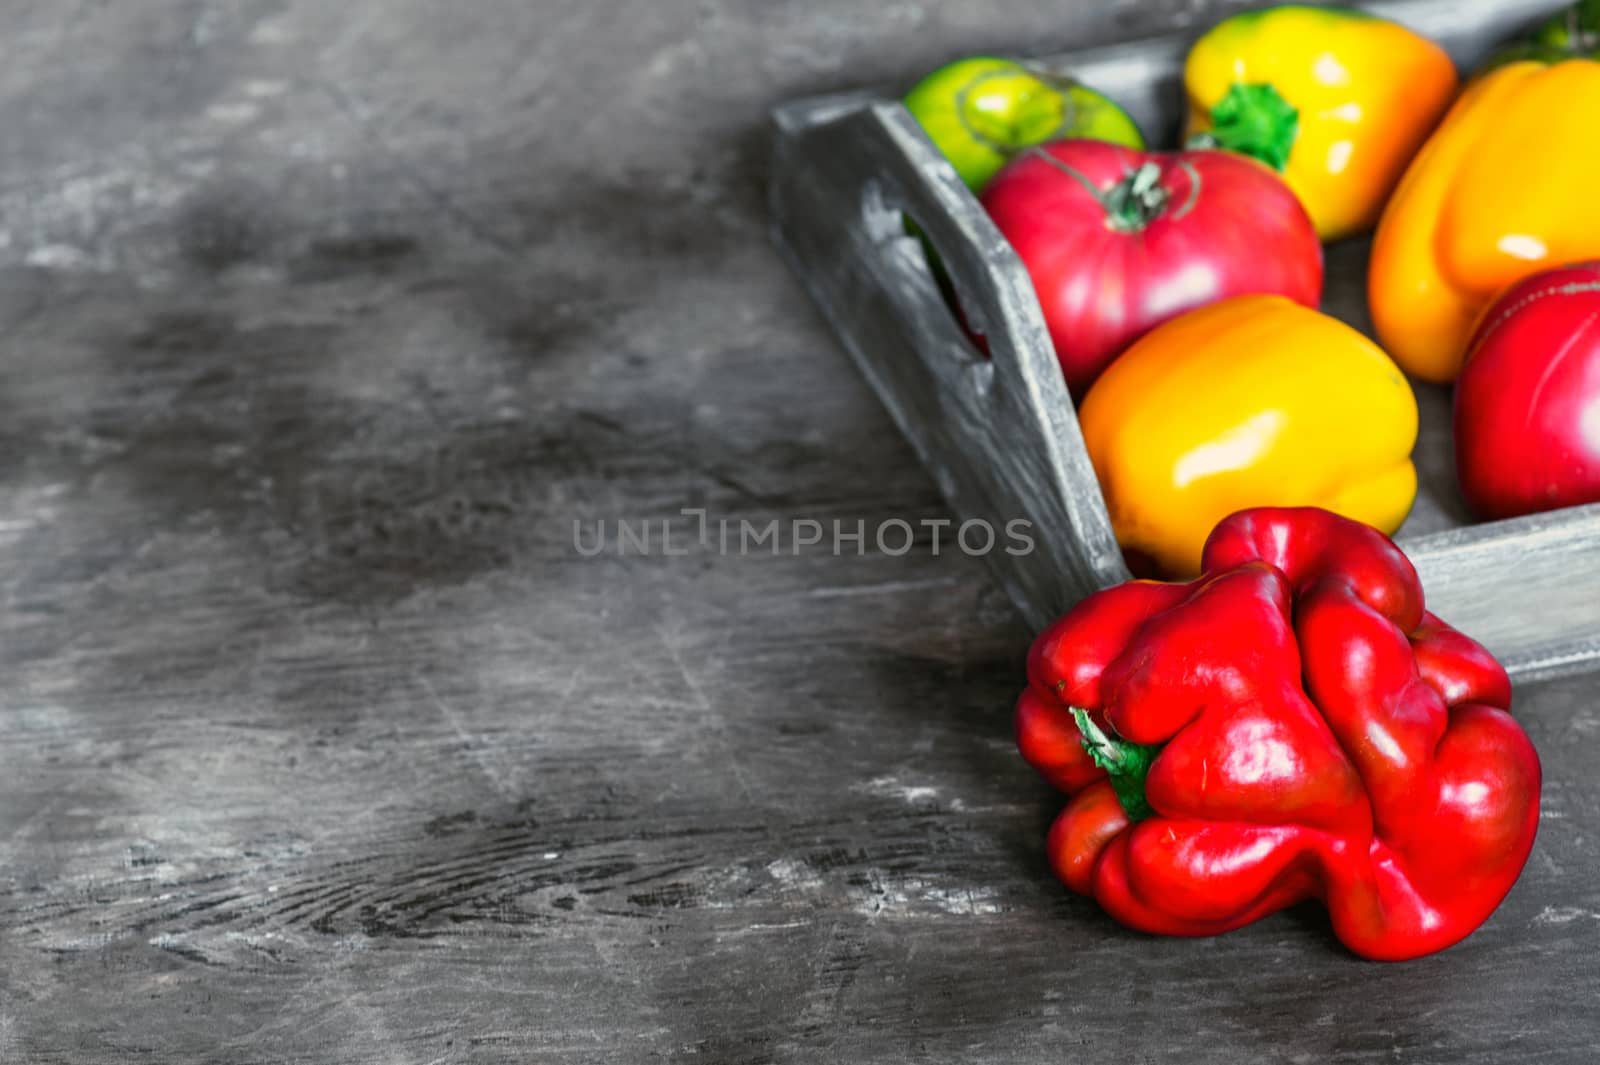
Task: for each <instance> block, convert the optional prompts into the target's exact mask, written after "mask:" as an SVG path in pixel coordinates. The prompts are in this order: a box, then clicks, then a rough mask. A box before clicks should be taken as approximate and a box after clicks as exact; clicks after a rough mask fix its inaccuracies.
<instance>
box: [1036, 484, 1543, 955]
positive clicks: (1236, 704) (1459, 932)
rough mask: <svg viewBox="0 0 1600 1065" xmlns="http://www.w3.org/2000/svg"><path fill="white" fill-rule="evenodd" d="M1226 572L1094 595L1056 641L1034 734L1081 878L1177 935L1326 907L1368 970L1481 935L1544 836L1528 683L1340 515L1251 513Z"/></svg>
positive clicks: (1061, 844)
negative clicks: (1517, 688) (1523, 690)
mask: <svg viewBox="0 0 1600 1065" xmlns="http://www.w3.org/2000/svg"><path fill="white" fill-rule="evenodd" d="M1204 570H1205V572H1204V574H1203V575H1202V576H1201V577H1200V578H1199V579H1197V580H1195V581H1192V582H1190V583H1187V584H1165V583H1157V582H1152V581H1131V582H1128V583H1126V584H1123V585H1120V586H1118V587H1115V588H1109V589H1106V590H1104V591H1102V592H1099V593H1097V594H1095V595H1092V596H1090V597H1089V598H1088V599H1085V600H1084V601H1083V602H1081V603H1080V604H1079V605H1078V606H1077V607H1075V608H1074V609H1073V610H1072V611H1071V612H1069V613H1068V614H1066V615H1065V616H1064V617H1062V618H1061V619H1060V620H1058V621H1057V622H1056V623H1055V624H1053V625H1051V626H1050V627H1049V628H1048V629H1046V630H1045V632H1044V633H1042V634H1041V635H1040V636H1039V638H1038V640H1037V641H1036V642H1035V643H1034V645H1033V649H1032V651H1031V652H1030V655H1029V660H1028V681H1029V685H1028V688H1027V690H1026V691H1024V693H1023V694H1022V697H1021V698H1020V699H1019V701H1018V703H1017V709H1016V734H1017V743H1018V747H1019V749H1020V750H1021V752H1022V754H1023V756H1024V758H1026V759H1027V761H1028V762H1029V763H1030V764H1032V765H1033V766H1034V767H1035V768H1036V769H1037V770H1038V771H1039V772H1040V773H1041V774H1042V775H1043V776H1044V777H1045V779H1046V780H1048V781H1049V782H1050V783H1052V784H1053V785H1055V786H1056V787H1058V788H1060V789H1061V790H1062V791H1064V792H1066V793H1067V794H1068V795H1069V796H1070V799H1069V802H1068V804H1067V806H1066V808H1065V809H1064V810H1063V811H1062V813H1061V814H1060V816H1059V817H1058V818H1057V819H1056V821H1055V823H1054V824H1053V825H1052V827H1051V829H1050V833H1049V837H1048V839H1047V841H1046V851H1047V854H1048V856H1049V860H1050V863H1051V865H1052V867H1053V868H1054V869H1055V871H1056V873H1057V875H1058V876H1059V877H1060V878H1061V880H1062V881H1063V882H1064V883H1065V884H1066V885H1067V886H1068V887H1069V888H1071V889H1072V890H1074V891H1077V892H1079V893H1081V894H1086V895H1092V896H1093V897H1094V899H1095V900H1096V901H1097V902H1098V903H1099V904H1100V905H1101V906H1102V907H1103V908H1104V909H1105V910H1106V911H1107V912H1108V913H1109V914H1111V916H1112V917H1114V918H1116V919H1117V920H1118V921H1120V922H1122V923H1123V924H1126V925H1128V926H1130V927H1132V928H1137V929H1141V930H1143V931H1147V932H1153V933H1158V934H1162V935H1182V936H1205V935H1214V934H1217V933H1221V932H1226V931H1229V930H1231V929H1235V928H1239V927H1241V926H1243V925H1246V924H1250V923H1251V922H1253V921H1256V920H1258V919H1260V918H1262V917H1265V916H1267V915H1268V914H1270V913H1273V912H1275V911H1277V910H1280V909H1283V908H1284V907H1286V906H1291V905H1294V904H1295V903H1298V902H1302V901H1304V900H1307V899H1320V900H1321V901H1323V902H1324V903H1325V904H1326V906H1327V907H1328V911H1329V914H1330V916H1331V918H1332V921H1333V930H1334V932H1335V934H1336V935H1337V936H1338V937H1339V938H1340V940H1342V941H1343V942H1344V943H1345V944H1346V945H1347V946H1348V947H1349V948H1350V949H1351V950H1353V951H1355V952H1356V953H1357V954H1360V955H1363V956H1365V957H1368V958H1374V959H1383V960H1399V959H1405V958H1414V957H1418V956H1421V955H1424V954H1428V953H1431V952H1433V951H1437V950H1442V949H1444V948H1445V947H1448V946H1450V945H1451V944H1453V943H1455V942H1457V941H1459V940H1460V939H1462V938H1463V937H1465V936H1467V935H1468V934H1470V933H1471V932H1472V931H1473V930H1474V929H1476V928H1477V927H1478V926H1479V925H1480V924H1482V923H1483V921H1484V920H1485V919H1487V918H1488V916H1489V915H1490V914H1491V913H1492V912H1493V911H1494V909H1495V908H1496V907H1497V906H1498V905H1499V904H1500V901H1501V900H1502V899H1503V898H1504V897H1505V895H1506V893H1507V892H1508V891H1509V890H1510V889H1511V886H1512V884H1513V883H1514V882H1515V881H1516V879H1517V877H1518V875H1519V874H1520V873H1521V871H1522V868H1523V866H1524V864H1525V863H1526V861H1527V858H1528V854H1529V851H1530V850H1531V848H1532V846H1533V840H1534V836H1535V833H1536V831H1537V828H1538V820H1539V789H1540V766H1539V758H1538V755H1537V753H1536V752H1535V751H1534V749H1533V745H1532V743H1531V742H1530V741H1529V740H1528V737H1527V735H1526V734H1525V733H1524V732H1523V731H1522V729H1521V727H1520V726H1519V725H1518V724H1517V723H1516V721H1515V720H1514V719H1513V718H1512V717H1511V715H1510V714H1509V712H1508V708H1509V706H1510V702H1511V685H1510V681H1509V680H1508V679H1507V677H1506V674H1505V671H1504V670H1503V669H1502V668H1501V667H1500V665H1499V663H1497V662H1496V661H1495V660H1494V658H1493V657H1492V656H1491V655H1489V653H1488V652H1487V651H1485V650H1484V649H1483V648H1482V647H1481V646H1479V645H1478V644H1477V643H1475V642H1474V641H1473V640H1471V639H1469V638H1468V637H1466V636H1464V635H1462V634H1461V633H1459V632H1457V631H1455V630H1454V629H1452V628H1451V627H1450V626H1449V625H1447V624H1445V623H1444V622H1443V621H1441V620H1440V619H1438V618H1437V617H1435V616H1433V615H1432V614H1430V613H1428V611H1427V610H1426V608H1425V604H1424V600H1423V593H1422V588H1421V585H1420V583H1419V582H1418V579H1417V574H1416V571H1415V570H1414V569H1413V568H1412V566H1411V563H1410V562H1409V561H1408V560H1407V559H1406V557H1405V555H1404V554H1402V553H1401V552H1400V551H1399V549H1398V548H1396V547H1395V546H1394V544H1392V543H1391V542H1390V541H1389V540H1388V539H1387V538H1386V537H1384V536H1383V535H1382V534H1380V533H1378V532H1377V531H1375V530H1373V529H1372V528H1370V527H1368V526H1365V525H1362V524H1360V523H1357V522H1353V521H1349V520H1347V519H1344V518H1341V517H1339V516H1337V515H1335V514H1331V513H1329V512H1327V511H1324V510H1319V509H1315V508H1282V509H1279V508H1269V509H1256V510H1249V511H1243V512H1241V513H1238V514H1235V515H1233V516H1231V517H1229V518H1228V519H1227V520H1225V521H1223V522H1222V523H1221V524H1219V525H1218V526H1217V528H1216V530H1215V532H1214V533H1213V534H1212V536H1211V538H1210V540H1209V541H1208V542H1207V544H1206V549H1205V562H1204ZM1129 796H1133V801H1130V799H1129Z"/></svg>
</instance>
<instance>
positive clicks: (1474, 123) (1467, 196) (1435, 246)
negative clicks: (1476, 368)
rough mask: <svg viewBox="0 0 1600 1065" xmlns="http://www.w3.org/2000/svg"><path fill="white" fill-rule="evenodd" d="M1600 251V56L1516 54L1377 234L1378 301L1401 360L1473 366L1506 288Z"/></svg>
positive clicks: (1452, 368)
mask: <svg viewBox="0 0 1600 1065" xmlns="http://www.w3.org/2000/svg"><path fill="white" fill-rule="evenodd" d="M1596 256H1600V63H1597V62H1595V61H1593V60H1588V59H1572V60H1568V61H1566V62H1561V63H1556V64H1554V65H1550V64H1546V63H1543V62H1535V61H1524V62H1513V63H1510V64H1508V65H1506V66H1502V67H1498V68H1496V69H1494V70H1491V71H1489V72H1488V73H1486V74H1483V75H1482V76H1480V77H1479V78H1477V79H1476V80H1475V81H1473V82H1472V84H1470V85H1469V86H1468V87H1467V91H1466V92H1465V93H1463V94H1462V96H1461V99H1460V100H1459V101H1457V102H1456V105H1455V107H1454V108H1452V109H1451V111H1450V113H1449V114H1448V115H1447V116H1446V117H1445V120H1444V123H1443V124H1442V125H1440V127H1439V129H1438V131H1437V132H1436V133H1434V135H1433V136H1432V137H1431V138H1429V140H1428V143H1427V144H1426V145H1424V146H1423V149H1422V151H1421V153H1419V154H1418V155H1417V157H1416V159H1415V160H1414V161H1413V162H1412V164H1411V166H1410V168H1409V169H1408V170H1407V171H1406V174H1405V177H1404V178H1403V179H1402V180H1401V182H1400V186H1399V188H1397V189H1396V190H1395V193H1394V197H1393V198H1392V199H1391V200H1390V201H1389V206H1388V208H1387V209H1386V210H1385V211H1384V213H1383V219H1382V221H1381V222H1380V223H1379V224H1378V232H1377V235H1376V236H1375V237H1374V238H1373V244H1372V261H1371V265H1370V267H1369V269H1368V272H1367V302H1368V304H1369V305H1370V307H1371V309H1372V321H1373V325H1374V326H1375V327H1376V328H1377V333H1378V339H1379V340H1381V341H1382V342H1383V345H1384V347H1385V348H1387V349H1388V351H1389V352H1390V354H1392V355H1393V356H1394V358H1395V361H1397V362H1398V363H1399V364H1400V365H1401V366H1402V367H1404V368H1405V369H1406V370H1407V371H1408V372H1410V373H1412V374H1415V375H1416V376H1418V377H1421V378H1424V379H1426V380H1429V381H1450V380H1453V379H1454V378H1455V376H1456V374H1458V373H1459V372H1460V371H1461V363H1462V360H1463V359H1464V358H1465V356H1466V347H1467V343H1468V341H1469V340H1470V338H1471V333H1472V327H1473V324H1474V322H1475V321H1476V319H1477V317H1478V315H1479V313H1480V312H1481V311H1482V310H1483V308H1484V307H1486V306H1488V304H1489V303H1490V302H1491V301H1492V300H1493V299H1494V297H1495V296H1496V295H1497V294H1498V293H1499V292H1500V291H1501V290H1503V289H1504V288H1506V287H1507V286H1509V285H1511V284H1513V283H1515V282H1517V281H1520V280H1522V279H1523V278H1525V277H1528V276H1530V275H1532V274H1536V273H1538V272H1540V271H1542V270H1545V269H1548V268H1550V267H1552V266H1558V265H1561V264H1563V263H1568V262H1574V261H1576V260H1579V259H1592V258H1595V257H1596Z"/></svg>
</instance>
